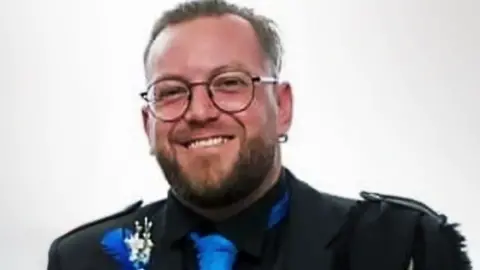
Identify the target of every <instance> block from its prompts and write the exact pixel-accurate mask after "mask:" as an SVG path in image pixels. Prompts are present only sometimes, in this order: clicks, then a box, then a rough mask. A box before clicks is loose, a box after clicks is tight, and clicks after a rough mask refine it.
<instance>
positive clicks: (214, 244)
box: [190, 193, 289, 270]
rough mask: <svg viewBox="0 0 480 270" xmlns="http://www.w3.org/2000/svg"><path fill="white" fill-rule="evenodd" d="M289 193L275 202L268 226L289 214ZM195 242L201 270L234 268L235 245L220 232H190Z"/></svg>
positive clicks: (228, 269)
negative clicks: (205, 233)
mask: <svg viewBox="0 0 480 270" xmlns="http://www.w3.org/2000/svg"><path fill="white" fill-rule="evenodd" d="M288 200H289V196H288V193H285V195H284V196H283V197H282V199H281V200H280V201H279V202H277V204H275V205H274V206H273V208H272V210H271V212H270V216H269V220H268V228H272V227H273V226H275V225H276V224H278V223H279V222H280V221H281V220H282V219H283V218H284V217H285V216H286V214H287V208H288V207H287V205H288ZM190 238H191V239H192V240H193V242H194V243H195V248H196V249H197V252H198V254H197V258H198V264H199V269H200V270H232V269H233V264H234V263H235V259H236V256H237V253H238V250H237V248H236V247H235V245H234V244H233V243H232V242H231V241H230V240H228V239H227V238H225V237H223V236H222V235H220V234H209V235H206V236H204V237H200V235H199V234H198V233H195V232H193V233H190Z"/></svg>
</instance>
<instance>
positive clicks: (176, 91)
mask: <svg viewBox="0 0 480 270" xmlns="http://www.w3.org/2000/svg"><path fill="white" fill-rule="evenodd" d="M148 94H149V97H148V99H149V100H151V107H152V110H153V111H154V113H155V115H156V116H157V117H159V118H161V119H164V120H171V119H174V118H177V117H179V116H180V115H181V114H182V113H183V111H184V110H185V109H186V108H187V106H188V95H189V91H188V87H187V85H185V83H183V82H180V81H177V80H162V81H159V82H157V83H155V84H153V85H152V86H151V87H150V89H149V90H148Z"/></svg>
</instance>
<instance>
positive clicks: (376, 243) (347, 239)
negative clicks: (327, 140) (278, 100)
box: [47, 170, 471, 270]
mask: <svg viewBox="0 0 480 270" xmlns="http://www.w3.org/2000/svg"><path fill="white" fill-rule="evenodd" d="M287 177H288V178H289V180H290V181H289V183H290V184H289V188H290V193H291V199H290V206H289V207H290V209H289V217H288V220H289V221H288V226H287V227H286V231H285V232H284V238H283V241H282V244H281V246H280V253H279V254H280V255H279V256H278V258H277V264H276V267H275V269H282V270H299V269H301V270H309V269H312V270H314V269H322V270H366V269H368V270H386V269H389V270H396V269H398V270H404V269H409V267H410V269H415V270H423V269H425V270H441V269H444V270H464V269H471V266H470V262H469V259H468V257H467V254H466V253H465V252H464V251H463V249H462V248H463V240H464V238H463V237H462V236H461V235H460V234H459V233H458V231H456V230H455V225H450V224H448V223H447V222H446V218H445V216H441V215H438V214H436V213H435V212H433V211H432V210H431V209H430V208H428V207H427V206H425V205H423V204H421V203H419V202H416V201H413V200H409V199H406V198H400V197H393V196H387V195H382V194H374V193H362V196H363V200H359V201H357V200H352V199H348V198H342V197H338V196H334V195H331V194H326V193H322V192H319V191H317V190H315V189H313V188H312V187H310V186H309V185H308V184H306V183H304V182H302V181H301V180H298V179H296V178H295V176H294V175H293V174H291V173H290V172H289V171H288V170H287ZM164 209H165V200H161V201H158V202H155V203H152V204H149V205H146V206H143V207H142V202H141V201H139V202H137V203H135V204H133V205H131V206H129V207H127V208H126V209H124V210H123V211H120V212H118V213H115V214H113V215H110V216H108V217H105V218H102V219H99V220H96V221H93V222H90V223H88V224H85V225H83V226H80V227H78V228H76V229H74V230H72V231H70V232H68V233H66V234H64V235H62V236H60V237H58V238H57V239H55V240H54V241H53V243H52V244H51V246H50V250H49V258H48V267H47V268H48V270H116V269H120V266H119V264H118V263H117V262H116V261H115V260H114V259H113V258H112V256H110V255H108V254H107V253H106V252H105V251H104V250H103V249H102V245H101V240H102V237H103V235H104V234H105V232H107V231H109V230H112V229H114V228H121V227H123V228H133V224H134V221H136V220H140V221H141V220H143V219H144V217H154V221H155V225H154V227H153V229H152V238H153V239H158V238H160V237H162V233H163V230H162V221H163V220H164V218H163V211H164ZM305 209H316V210H315V211H313V212H308V213H307V212H306V211H305ZM150 219H152V218H150ZM155 248H158V249H160V248H162V247H154V250H153V251H152V257H151V261H150V263H149V266H148V267H147V269H146V270H149V269H155V270H157V269H169V270H180V269H179V268H177V267H176V265H179V263H180V262H179V260H180V258H158V256H157V257H156V256H155Z"/></svg>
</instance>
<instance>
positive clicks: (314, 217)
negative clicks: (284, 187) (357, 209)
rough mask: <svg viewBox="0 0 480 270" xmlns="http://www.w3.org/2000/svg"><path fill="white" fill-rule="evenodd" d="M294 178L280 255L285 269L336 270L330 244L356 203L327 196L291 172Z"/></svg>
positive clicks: (288, 173)
mask: <svg viewBox="0 0 480 270" xmlns="http://www.w3.org/2000/svg"><path fill="white" fill-rule="evenodd" d="M287 175H288V176H289V177H290V178H291V181H289V182H290V185H291V187H290V189H291V204H290V214H289V218H288V221H287V222H289V224H288V226H287V229H286V235H285V239H286V242H284V243H283V247H282V249H284V250H283V251H281V253H283V254H281V255H280V256H281V257H283V261H284V263H282V265H283V266H284V267H283V269H285V270H298V269H304V270H309V269H325V270H326V269H332V267H333V259H334V253H333V250H332V249H330V248H329V247H328V244H329V242H330V241H331V240H332V239H333V238H334V237H335V235H336V234H337V233H338V232H339V230H340V228H341V227H342V225H343V224H344V223H345V221H346V220H347V217H348V213H349V210H350V208H351V207H352V206H353V205H354V204H355V201H353V200H345V199H341V198H338V197H334V196H332V195H328V194H323V193H320V192H318V191H316V190H314V189H313V188H312V187H310V186H309V185H307V184H306V183H304V182H301V181H300V180H297V179H295V177H294V176H293V175H292V174H291V173H290V172H288V171H287Z"/></svg>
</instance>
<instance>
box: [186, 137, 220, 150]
mask: <svg viewBox="0 0 480 270" xmlns="http://www.w3.org/2000/svg"><path fill="white" fill-rule="evenodd" d="M227 141H228V138H225V137H212V138H208V139H204V140H197V141H193V142H191V143H190V144H189V145H188V148H200V147H210V146H217V145H221V144H224V143H226V142H227Z"/></svg>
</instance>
